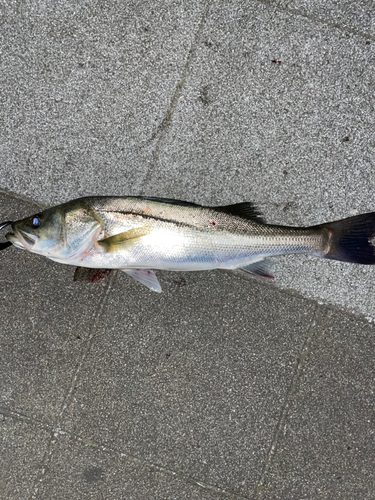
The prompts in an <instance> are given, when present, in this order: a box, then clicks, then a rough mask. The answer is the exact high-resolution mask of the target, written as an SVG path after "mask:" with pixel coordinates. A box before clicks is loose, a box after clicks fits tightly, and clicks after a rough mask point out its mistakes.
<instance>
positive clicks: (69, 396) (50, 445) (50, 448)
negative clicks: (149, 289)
mask: <svg viewBox="0 0 375 500" xmlns="http://www.w3.org/2000/svg"><path fill="white" fill-rule="evenodd" d="M114 279H115V278H114V276H113V275H112V276H110V278H109V280H108V286H107V289H106V291H105V293H104V297H103V299H102V301H101V304H100V305H99V307H98V308H97V310H96V312H95V313H94V316H93V322H92V323H93V328H92V330H91V333H90V335H89V336H88V340H87V345H86V349H85V351H84V352H83V354H82V357H81V359H80V361H79V363H78V365H77V368H76V370H75V372H74V374H73V376H72V379H71V382H70V386H69V389H68V391H67V393H66V396H65V397H64V400H63V403H62V406H61V410H60V413H59V414H58V416H57V418H56V421H55V423H54V425H53V427H52V429H51V435H50V439H49V443H48V445H47V450H46V452H45V454H44V456H43V459H42V463H41V465H40V467H39V473H38V474H37V477H36V480H35V482H34V485H33V490H32V494H31V497H30V498H31V500H34V499H36V498H37V496H36V495H37V494H38V490H39V485H40V483H41V482H42V481H43V478H44V476H45V473H46V469H47V467H48V464H49V463H50V461H51V458H52V455H53V452H54V449H55V448H54V445H55V443H56V440H57V437H58V435H59V431H60V429H61V420H62V418H63V416H64V413H65V411H66V409H67V408H68V406H69V404H70V402H71V400H72V397H73V392H74V390H75V388H76V384H77V381H78V378H79V375H80V373H81V371H82V368H83V366H84V364H85V362H86V359H87V357H88V354H89V352H90V349H91V346H92V344H93V341H94V337H95V333H96V331H97V325H98V324H99V319H100V317H101V315H102V313H103V310H104V307H105V305H106V303H107V299H108V295H109V292H110V291H111V288H112V282H113V280H114Z"/></svg>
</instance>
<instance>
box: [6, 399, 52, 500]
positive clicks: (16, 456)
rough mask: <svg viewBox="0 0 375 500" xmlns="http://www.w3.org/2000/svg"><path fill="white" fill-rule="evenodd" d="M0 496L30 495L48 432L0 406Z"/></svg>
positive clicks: (8, 498)
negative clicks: (13, 415) (10, 414)
mask: <svg viewBox="0 0 375 500" xmlns="http://www.w3.org/2000/svg"><path fill="white" fill-rule="evenodd" d="M0 412H1V413H0V433H1V453H0V491H1V498H4V499H6V500H20V499H21V498H22V499H25V498H30V496H31V495H32V490H33V484H34V482H35V480H36V477H37V474H38V468H39V466H40V464H42V463H43V456H44V453H45V452H46V450H47V447H48V441H49V432H48V430H45V429H43V428H41V427H40V426H38V425H35V424H33V423H31V422H30V421H29V422H25V421H23V420H22V419H19V420H18V419H17V418H14V417H9V415H7V412H6V411H4V408H2V407H0Z"/></svg>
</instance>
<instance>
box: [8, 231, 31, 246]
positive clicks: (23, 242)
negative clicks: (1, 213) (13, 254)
mask: <svg viewBox="0 0 375 500" xmlns="http://www.w3.org/2000/svg"><path fill="white" fill-rule="evenodd" d="M12 229H14V228H12ZM5 238H6V239H7V240H8V241H10V242H11V243H13V245H14V246H16V247H17V248H26V249H27V250H30V248H31V247H32V246H33V245H34V243H35V240H34V239H33V238H32V237H31V236H29V235H28V234H27V233H25V232H24V231H22V230H21V229H14V233H7V234H6V235H5Z"/></svg>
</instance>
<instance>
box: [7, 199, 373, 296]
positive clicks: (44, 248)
mask: <svg viewBox="0 0 375 500" xmlns="http://www.w3.org/2000/svg"><path fill="white" fill-rule="evenodd" d="M8 224H9V223H8ZM6 239H7V240H8V242H10V243H12V244H13V245H14V246H15V247H17V248H19V249H23V250H27V251H29V252H31V253H36V254H39V255H43V256H45V257H47V258H48V259H51V260H52V261H55V262H59V263H62V264H68V265H72V266H76V267H77V270H76V273H75V274H76V279H77V280H83V281H96V280H97V279H101V278H104V277H105V276H107V275H108V274H109V273H110V272H111V270H113V269H119V270H121V271H124V272H125V273H127V274H128V275H129V276H131V277H132V278H133V279H135V280H136V281H138V282H140V283H142V284H143V285H145V286H147V287H148V288H149V289H150V290H153V291H155V292H161V286H160V283H159V281H158V279H157V277H156V274H155V270H168V271H207V270H212V269H229V270H237V269H239V270H241V271H243V272H246V273H249V274H252V275H255V276H258V277H260V278H263V279H273V276H272V275H271V272H270V262H269V257H272V256H275V255H284V254H310V255H315V256H317V257H320V258H324V259H333V260H339V261H343V262H352V263H357V264H367V265H369V264H370V265H371V264H375V212H371V213H367V214H361V215H357V216H354V217H349V218H347V219H343V220H339V221H334V222H326V223H323V224H319V225H315V226H310V227H293V226H280V225H274V224H267V223H266V222H265V220H264V219H263V217H262V215H261V213H260V212H259V211H258V210H257V208H256V207H255V206H254V204H253V203H250V202H243V203H237V204H234V205H226V206H217V207H216V206H212V207H210V206H202V205H199V204H196V203H191V202H186V201H179V200H173V199H169V198H155V197H147V196H138V197H137V196H127V197H120V196H93V197H84V198H78V199H76V200H72V201H69V202H67V203H63V204H61V205H58V206H55V207H52V208H48V209H46V210H44V211H41V212H39V213H36V214H34V215H31V216H29V217H26V218H24V219H22V220H18V221H16V222H12V224H11V232H9V233H7V234H6Z"/></svg>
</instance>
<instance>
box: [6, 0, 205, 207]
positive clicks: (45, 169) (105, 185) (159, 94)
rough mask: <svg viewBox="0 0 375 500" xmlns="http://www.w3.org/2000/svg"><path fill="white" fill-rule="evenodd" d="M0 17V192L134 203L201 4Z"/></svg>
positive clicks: (45, 7) (40, 8) (68, 5)
mask: <svg viewBox="0 0 375 500" xmlns="http://www.w3.org/2000/svg"><path fill="white" fill-rule="evenodd" d="M0 8H1V18H2V21H1V30H0V87H1V106H0V122H1V123H2V126H1V130H0V177H1V187H4V188H7V189H9V190H11V191H14V192H16V193H19V194H24V195H26V196H29V197H33V198H34V199H37V200H39V201H42V202H44V203H57V202H62V201H65V200H67V199H69V198H75V197H78V196H80V195H84V194H93V193H97V194H100V193H101V194H105V193H106V194H123V193H133V194H136V193H137V192H138V191H139V188H140V183H141V181H142V179H143V177H144V176H145V174H146V172H147V169H148V164H149V162H150V158H151V152H152V150H153V147H154V144H153V141H152V136H153V134H154V133H155V132H156V131H157V128H158V126H159V124H160V122H161V121H162V120H163V118H164V116H165V115H166V114H167V112H168V109H169V106H170V102H171V100H172V97H173V94H174V90H175V88H176V86H177V84H178V82H179V79H180V77H181V73H182V72H183V69H184V66H185V63H186V60H187V57H188V54H189V50H190V47H191V44H192V41H193V40H194V36H195V31H196V30H197V28H198V24H199V21H200V18H201V14H202V9H203V8H204V4H203V3H202V2H189V3H188V4H186V5H184V4H181V3H176V2H174V1H167V2H162V3H161V2H158V1H153V2H147V3H145V2H130V3H129V2H122V1H111V2H106V1H105V2H95V3H86V2H76V1H69V0H68V1H64V0H59V1H57V2H53V4H49V3H48V2H44V1H41V2H15V3H7V2H5V3H4V2H3V3H2V5H1V7H0Z"/></svg>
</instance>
